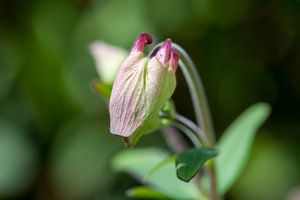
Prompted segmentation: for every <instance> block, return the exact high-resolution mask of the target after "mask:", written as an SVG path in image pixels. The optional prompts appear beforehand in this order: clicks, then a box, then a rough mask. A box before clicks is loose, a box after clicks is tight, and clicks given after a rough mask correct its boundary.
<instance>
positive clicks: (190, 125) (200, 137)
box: [174, 114, 208, 146]
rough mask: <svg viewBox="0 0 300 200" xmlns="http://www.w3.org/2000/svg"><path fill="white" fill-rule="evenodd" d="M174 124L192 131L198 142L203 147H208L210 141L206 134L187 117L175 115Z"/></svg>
mask: <svg viewBox="0 0 300 200" xmlns="http://www.w3.org/2000/svg"><path fill="white" fill-rule="evenodd" d="M174 122H175V123H177V124H179V125H182V126H184V127H185V128H186V129H188V130H189V131H191V132H192V133H193V134H194V135H195V136H196V137H197V138H198V142H199V143H201V145H202V146H207V144H208V141H207V138H206V136H205V134H204V132H203V131H202V130H201V128H200V127H198V126H197V125H196V124H194V123H193V122H192V121H191V120H189V119H187V118H186V117H184V116H182V115H180V114H175V118H174Z"/></svg>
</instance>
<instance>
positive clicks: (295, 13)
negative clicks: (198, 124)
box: [0, 0, 300, 200]
mask: <svg viewBox="0 0 300 200" xmlns="http://www.w3.org/2000/svg"><path fill="white" fill-rule="evenodd" d="M142 31H146V32H149V33H150V34H151V35H153V36H154V38H155V41H156V42H158V41H161V40H164V39H166V38H167V37H170V38H172V40H173V41H175V42H176V43H178V44H180V45H182V46H183V47H184V48H185V49H186V50H187V51H188V52H189V53H190V55H191V56H192V58H193V59H194V62H195V63H196V65H197V66H198V71H199V73H200V75H201V76H202V78H203V82H204V85H205V88H206V91H207V94H208V99H209V103H210V107H211V110H212V115H213V118H214V122H215V126H216V131H217V133H218V137H219V136H220V135H221V134H222V132H223V131H224V129H225V128H226V127H227V126H228V125H229V123H230V122H231V121H232V120H233V119H234V118H235V117H236V116H237V115H238V114H239V113H240V112H242V111H243V110H244V109H245V108H246V107H248V106H249V105H251V104H252V103H255V102H258V101H265V102H268V103H270V104H271V105H272V107H273V112H272V115H271V117H270V118H269V120H268V121H267V122H266V123H265V125H264V126H263V128H262V129H260V131H259V133H258V136H257V138H256V140H255V143H254V148H253V151H252V154H251V159H250V161H249V162H248V165H247V167H246V170H245V171H244V173H243V176H242V177H241V178H240V179H239V181H238V182H237V183H236V184H235V186H234V187H233V188H232V190H231V191H230V192H229V193H228V195H227V196H226V199H235V200H238V199H243V200H277V199H278V200H280V199H284V198H287V196H288V195H290V194H291V193H292V192H293V191H295V190H297V187H298V190H300V189H299V187H300V170H299V169H300V157H299V153H300V149H299V144H300V105H299V102H300V32H299V31H300V1H299V0H273V1H272V0H266V1H260V0H225V1H221V0H187V1H180V0H164V1H162V0H151V1H143V0H111V1H101V0H6V1H5V0H1V1H0V199H24V200H25V199H38V200H50V199H56V200H73V199H75V200H87V199H93V200H94V199H109V200H110V199H125V197H124V193H125V191H126V189H128V188H130V187H131V186H134V185H137V184H138V183H137V182H135V180H134V179H133V178H131V177H130V176H128V175H125V174H116V173H114V172H113V171H112V169H111V166H110V162H109V161H110V158H111V157H112V156H113V155H114V154H115V153H116V152H118V151H120V150H122V149H123V148H124V146H123V144H122V142H121V141H120V140H119V139H118V138H117V137H113V136H111V135H109V131H108V112H107V108H106V105H105V103H104V102H103V101H102V100H101V99H100V98H99V97H98V96H97V95H96V94H94V93H93V92H92V90H91V87H90V82H91V81H92V80H93V79H97V77H98V75H97V73H96V70H95V65H94V61H93V59H92V57H91V55H90V54H89V50H88V48H89V45H90V43H91V42H92V41H94V40H98V39H100V40H104V41H106V42H109V43H111V44H114V45H119V46H121V47H123V48H127V49H129V48H130V46H131V44H132V42H133V41H134V39H135V37H136V36H137V35H138V34H139V33H141V32H142ZM187 96H188V92H187V89H186V84H185V82H184V79H183V77H182V75H181V73H178V87H177V90H176V92H175V95H174V100H175V103H176V104H177V105H180V106H177V110H178V111H179V112H181V113H183V114H184V115H186V116H188V117H190V118H193V111H192V106H191V102H190V100H189V99H188V98H187ZM144 146H161V147H164V148H167V145H166V144H165V142H164V141H163V138H162V137H161V135H160V134H159V133H155V134H151V135H149V136H146V137H143V138H142V140H141V141H140V142H139V143H138V147H144ZM298 198H299V197H298ZM287 199H288V198H287ZM290 200H292V199H290Z"/></svg>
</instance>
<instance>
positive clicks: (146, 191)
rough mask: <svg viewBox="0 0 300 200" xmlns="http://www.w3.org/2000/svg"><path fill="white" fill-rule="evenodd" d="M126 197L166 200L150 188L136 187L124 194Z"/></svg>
mask: <svg viewBox="0 0 300 200" xmlns="http://www.w3.org/2000/svg"><path fill="white" fill-rule="evenodd" d="M126 194H127V196H129V197H134V198H142V199H158V200H166V199H168V198H167V197H166V196H165V195H163V194H162V193H160V192H158V191H156V190H153V189H152V188H151V187H144V186H138V187H134V188H131V189H130V190H128V191H127V192H126Z"/></svg>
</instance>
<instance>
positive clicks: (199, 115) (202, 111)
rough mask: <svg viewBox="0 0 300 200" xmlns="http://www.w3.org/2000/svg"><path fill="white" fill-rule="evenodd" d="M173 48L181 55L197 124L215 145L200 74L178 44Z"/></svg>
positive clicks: (181, 66) (181, 63)
mask: <svg viewBox="0 0 300 200" xmlns="http://www.w3.org/2000/svg"><path fill="white" fill-rule="evenodd" d="M172 47H173V48H174V49H176V51H178V53H179V54H180V60H179V66H180V68H181V70H182V72H183V74H184V77H185V79H186V81H187V83H188V87H189V90H190V94H191V97H192V101H193V106H194V110H195V115H196V119H197V124H198V125H199V126H200V127H201V128H202V129H203V131H204V133H205V134H206V135H207V137H208V138H209V140H210V143H211V145H213V143H214V140H215V137H214V129H213V124H212V120H211V115H210V111H209V107H208V102H207V98H206V95H205V90H204V87H203V84H202V81H201V78H200V76H199V73H198V71H197V69H196V66H195V64H194V63H193V61H192V59H191V58H190V56H189V55H188V54H187V52H186V51H185V50H184V49H183V48H181V47H180V46H179V45H178V44H175V43H173V45H172Z"/></svg>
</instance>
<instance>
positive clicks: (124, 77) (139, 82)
mask: <svg viewBox="0 0 300 200" xmlns="http://www.w3.org/2000/svg"><path fill="white" fill-rule="evenodd" d="M151 42H152V38H151V36H150V35H148V34H147V33H142V34H140V35H139V36H138V37H137V39H136V41H135V43H134V45H133V47H132V51H131V53H130V54H129V55H128V57H127V58H126V59H125V61H124V62H123V64H122V65H121V67H120V69H119V71H118V73H117V76H116V79H115V81H114V85H113V89H112V93H111V98H110V103H109V112H110V131H111V133H112V134H115V135H119V136H122V137H124V138H126V141H128V143H129V145H134V144H135V143H136V141H137V140H138V139H139V138H140V136H141V135H142V134H143V133H147V132H149V131H151V130H153V129H155V128H158V126H159V123H160V121H159V117H158V113H159V111H160V109H161V108H162V106H163V105H164V104H165V102H166V101H168V100H169V99H170V97H171V96H172V94H173V92H174V90H175V87H176V78H175V71H176V68H177V64H178V54H177V52H176V51H175V50H173V49H171V40H170V39H167V40H166V41H165V42H164V44H163V45H162V46H161V47H160V49H159V50H158V52H157V53H156V55H155V56H153V57H152V58H148V57H145V56H144V53H143V51H144V48H145V46H146V45H148V44H151Z"/></svg>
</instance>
